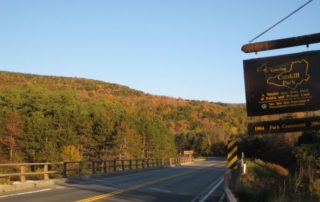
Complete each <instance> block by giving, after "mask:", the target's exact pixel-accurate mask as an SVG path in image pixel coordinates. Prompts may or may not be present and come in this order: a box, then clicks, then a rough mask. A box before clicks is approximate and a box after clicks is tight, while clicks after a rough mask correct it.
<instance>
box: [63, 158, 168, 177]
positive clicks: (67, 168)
mask: <svg viewBox="0 0 320 202" xmlns="http://www.w3.org/2000/svg"><path fill="white" fill-rule="evenodd" d="M165 163H166V162H165V160H163V159H135V160H106V161H72V162H64V163H63V176H64V177H68V176H70V175H80V176H81V175H87V174H103V173H111V172H124V171H130V170H139V169H144V168H157V167H163V166H165V165H166V164H165Z"/></svg>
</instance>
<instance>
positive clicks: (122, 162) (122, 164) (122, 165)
mask: <svg viewBox="0 0 320 202" xmlns="http://www.w3.org/2000/svg"><path fill="white" fill-rule="evenodd" d="M121 169H122V171H124V170H125V167H124V160H121Z"/></svg>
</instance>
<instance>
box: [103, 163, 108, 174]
mask: <svg viewBox="0 0 320 202" xmlns="http://www.w3.org/2000/svg"><path fill="white" fill-rule="evenodd" d="M103 173H107V161H103Z"/></svg>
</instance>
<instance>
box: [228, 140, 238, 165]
mask: <svg viewBox="0 0 320 202" xmlns="http://www.w3.org/2000/svg"><path fill="white" fill-rule="evenodd" d="M227 148H228V154H227V159H228V168H231V169H237V161H238V155H237V154H238V146H237V142H236V141H235V140H229V141H228V145H227Z"/></svg>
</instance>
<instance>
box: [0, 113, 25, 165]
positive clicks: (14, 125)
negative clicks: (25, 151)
mask: <svg viewBox="0 0 320 202" xmlns="http://www.w3.org/2000/svg"><path fill="white" fill-rule="evenodd" d="M22 134H23V121H22V120H21V118H20V115H19V114H18V113H17V112H11V113H9V114H8V115H7V116H6V119H5V124H4V137H3V143H4V144H5V145H6V146H7V149H8V150H9V161H10V162H12V161H13V160H15V159H14V152H15V150H16V148H17V147H18V146H19V145H18V139H19V138H20V136H21V135H22Z"/></svg>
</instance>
